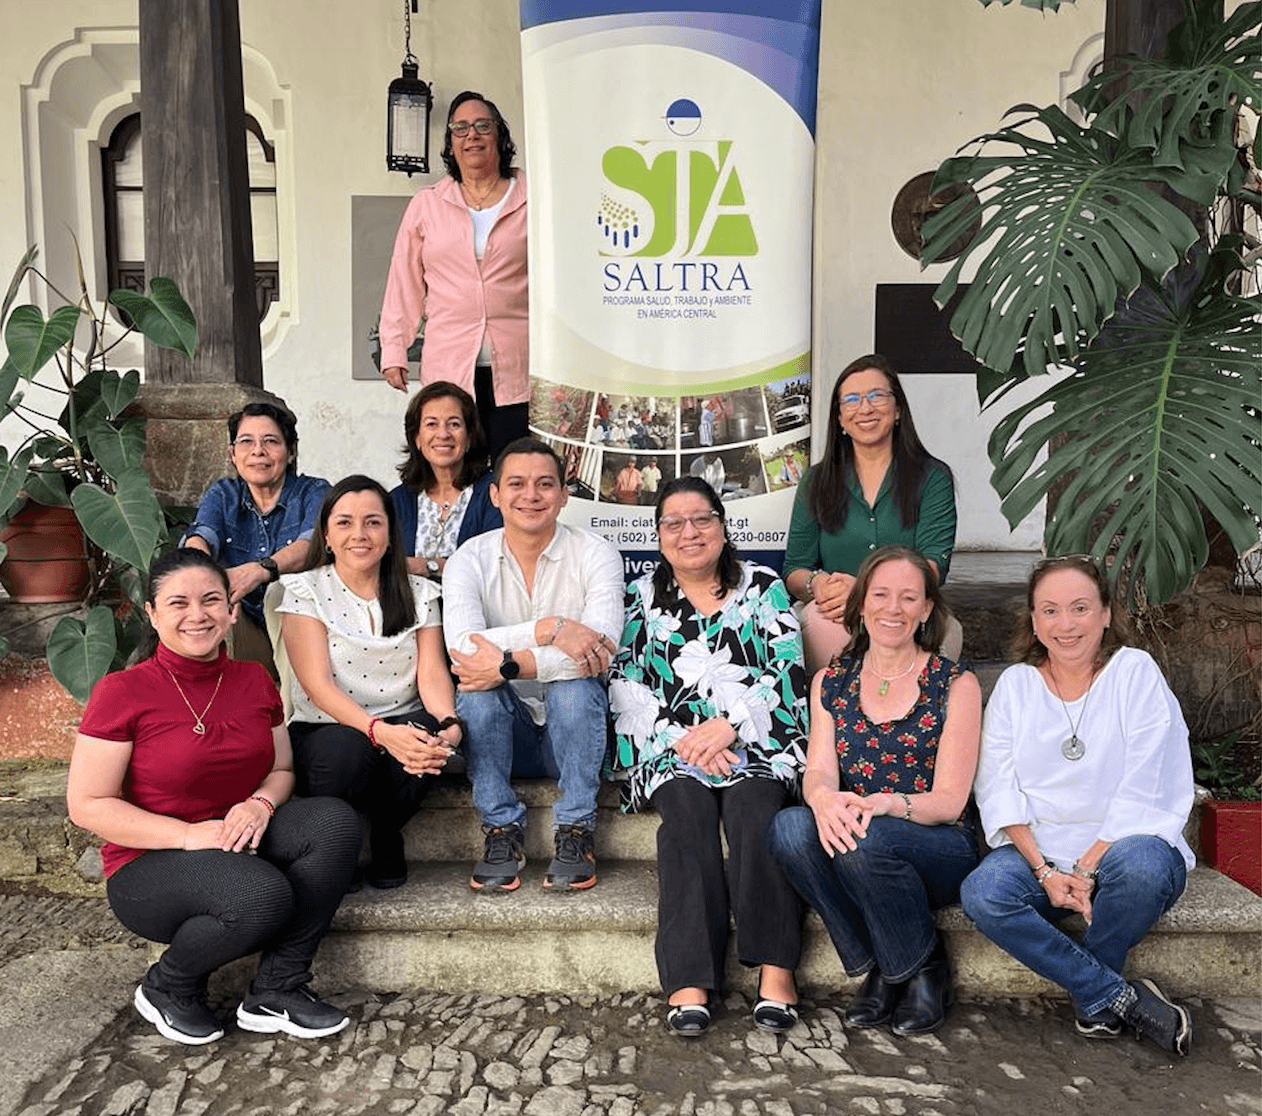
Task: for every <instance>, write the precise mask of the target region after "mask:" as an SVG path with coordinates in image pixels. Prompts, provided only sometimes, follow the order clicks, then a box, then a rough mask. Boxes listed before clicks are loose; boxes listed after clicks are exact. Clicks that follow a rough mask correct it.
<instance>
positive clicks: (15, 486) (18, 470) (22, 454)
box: [0, 446, 35, 516]
mask: <svg viewBox="0 0 1262 1116" xmlns="http://www.w3.org/2000/svg"><path fill="white" fill-rule="evenodd" d="M34 452H35V451H34V449H33V448H32V447H31V446H27V447H26V448H25V449H22V450H19V451H18V452H17V453H16V454H14V456H13V460H12V461H10V460H9V451H8V450H7V449H6V448H5V447H4V446H0V516H6V515H8V514H9V509H10V508H12V507H13V504H14V501H15V500H17V498H18V492H19V491H21V488H22V485H23V483H24V482H25V480H26V471H27V468H28V467H29V465H30V463H31V456H32V454H33V453H34Z"/></svg>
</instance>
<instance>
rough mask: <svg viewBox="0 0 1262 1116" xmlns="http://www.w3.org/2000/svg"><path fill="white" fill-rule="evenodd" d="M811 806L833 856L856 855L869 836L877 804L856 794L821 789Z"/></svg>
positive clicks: (821, 839) (823, 842)
mask: <svg viewBox="0 0 1262 1116" xmlns="http://www.w3.org/2000/svg"><path fill="white" fill-rule="evenodd" d="M875 797H880V796H875ZM807 805H808V806H809V807H810V808H811V813H812V814H813V815H814V816H815V831H816V833H818V834H819V843H820V844H821V845H822V846H823V847H824V852H826V853H827V854H828V855H829V856H830V857H831V856H832V855H833V853H843V854H844V853H848V852H854V850H855V849H857V848H858V847H859V842H860V841H861V840H863V838H864V837H866V836H867V835H868V822H869V821H870V820H871V818H872V816H873V814H874V813H875V810H874V809H873V806H874V805H875V803H874V802H872V801H869V800H868V799H866V798H864V797H863V796H862V795H858V794H855V793H853V792H852V791H843V790H819V791H816V792H815V793H814V794H813V795H812V796H811V800H810V801H809V802H808V803H807Z"/></svg>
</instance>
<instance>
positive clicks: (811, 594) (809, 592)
mask: <svg viewBox="0 0 1262 1116" xmlns="http://www.w3.org/2000/svg"><path fill="white" fill-rule="evenodd" d="M823 572H824V571H823V570H812V571H811V572H810V574H809V575H808V576H807V579H806V584H805V585H803V586H802V591H803V592H804V593H805V594H806V596H805V597H803V598H802V599H803V600H805V601H813V600H814V599H815V590H814V589H812V588H811V586H812V584H813V583H814V581H815V579H816V578H817V577H819V575H820V574H822V573H823Z"/></svg>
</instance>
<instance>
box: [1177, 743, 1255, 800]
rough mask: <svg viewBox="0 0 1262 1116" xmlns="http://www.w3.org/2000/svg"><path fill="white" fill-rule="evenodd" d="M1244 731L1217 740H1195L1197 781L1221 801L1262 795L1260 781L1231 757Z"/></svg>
mask: <svg viewBox="0 0 1262 1116" xmlns="http://www.w3.org/2000/svg"><path fill="white" fill-rule="evenodd" d="M1241 735H1242V733H1240V732H1238V731H1237V732H1231V733H1228V734H1227V735H1226V736H1223V737H1220V738H1219V739H1218V740H1206V741H1199V742H1198V741H1193V743H1192V773H1193V776H1194V777H1195V779H1196V781H1197V782H1198V783H1199V784H1200V785H1201V786H1203V787H1204V788H1205V789H1206V790H1207V791H1209V792H1210V794H1212V795H1213V796H1214V797H1215V798H1217V799H1220V800H1228V799H1243V800H1245V801H1256V800H1257V799H1259V798H1262V790H1259V788H1258V785H1257V783H1255V782H1251V781H1250V780H1249V776H1248V775H1247V774H1246V773H1245V772H1244V771H1242V770H1241V769H1240V767H1239V765H1238V764H1237V763H1236V762H1235V760H1234V758H1233V757H1232V756H1231V751H1232V749H1233V748H1234V747H1235V746H1236V743H1237V742H1238V741H1239V740H1240V737H1241Z"/></svg>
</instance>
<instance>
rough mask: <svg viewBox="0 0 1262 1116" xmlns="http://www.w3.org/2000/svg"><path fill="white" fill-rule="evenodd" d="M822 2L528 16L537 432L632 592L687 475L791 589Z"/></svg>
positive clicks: (804, 397) (532, 9)
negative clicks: (662, 501) (663, 494)
mask: <svg viewBox="0 0 1262 1116" xmlns="http://www.w3.org/2000/svg"><path fill="white" fill-rule="evenodd" d="M819 19H820V0H802V2H793V0H723V2H719V0H644V2H641V3H633V2H626V0H522V3H521V25H522V76H523V90H524V96H525V111H526V119H525V133H526V142H527V144H528V147H529V153H530V158H529V173H530V206H529V213H530V216H529V238H530V242H529V253H530V255H529V259H530V366H531V381H532V382H531V400H530V424H531V426H532V428H533V429H534V431H535V432H536V433H537V434H539V435H540V436H541V437H543V438H544V439H545V440H546V441H548V442H549V443H550V444H551V445H552V446H553V447H554V448H555V449H556V450H557V451H558V452H559V453H560V454H561V456H562V458H563V459H564V460H565V462H566V472H567V477H566V483H567V486H568V487H569V490H570V499H569V504H568V506H567V508H566V509H565V511H564V513H563V517H564V519H565V521H566V522H568V523H570V524H573V525H575V526H582V527H589V528H591V529H593V530H596V531H599V532H600V533H602V534H604V535H605V536H606V537H608V538H609V539H610V540H611V541H612V542H613V543H614V544H615V545H616V546H617V547H618V548H619V549H620V550H621V551H622V552H623V555H624V557H625V560H626V565H627V574H628V576H631V575H635V574H638V573H639V572H640V571H641V570H642V569H645V568H648V567H649V566H651V565H652V564H653V563H654V562H655V561H656V559H657V548H656V538H655V535H654V528H653V505H654V504H655V503H656V500H657V492H658V491H659V490H660V488H661V486H662V485H663V484H665V483H666V482H667V481H669V480H670V479H672V478H673V477H676V476H679V475H681V474H691V475H693V476H700V477H704V478H705V479H706V480H708V481H709V482H710V484H711V485H712V486H713V487H714V488H715V490H716V491H718V492H719V493H721V495H722V499H723V502H724V506H725V508H726V511H727V520H728V528H729V532H730V534H731V536H732V539H733V541H734V542H735V543H736V545H737V547H738V548H739V549H740V551H741V553H742V554H743V555H744V556H745V557H748V558H753V559H755V560H758V561H762V562H765V563H767V564H769V565H772V566H774V567H776V568H779V565H780V563H781V560H782V558H783V553H784V542H785V535H786V531H787V527H788V522H789V513H790V510H791V507H792V501H793V492H794V488H795V487H796V485H797V482H798V479H799V478H800V476H801V474H802V471H803V470H804V469H805V468H806V465H807V463H808V461H809V460H810V417H811V405H810V404H811V366H810V357H811V216H812V189H813V186H812V183H813V170H814V157H815V94H816V84H817V80H816V79H817V63H818V57H819Z"/></svg>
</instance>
